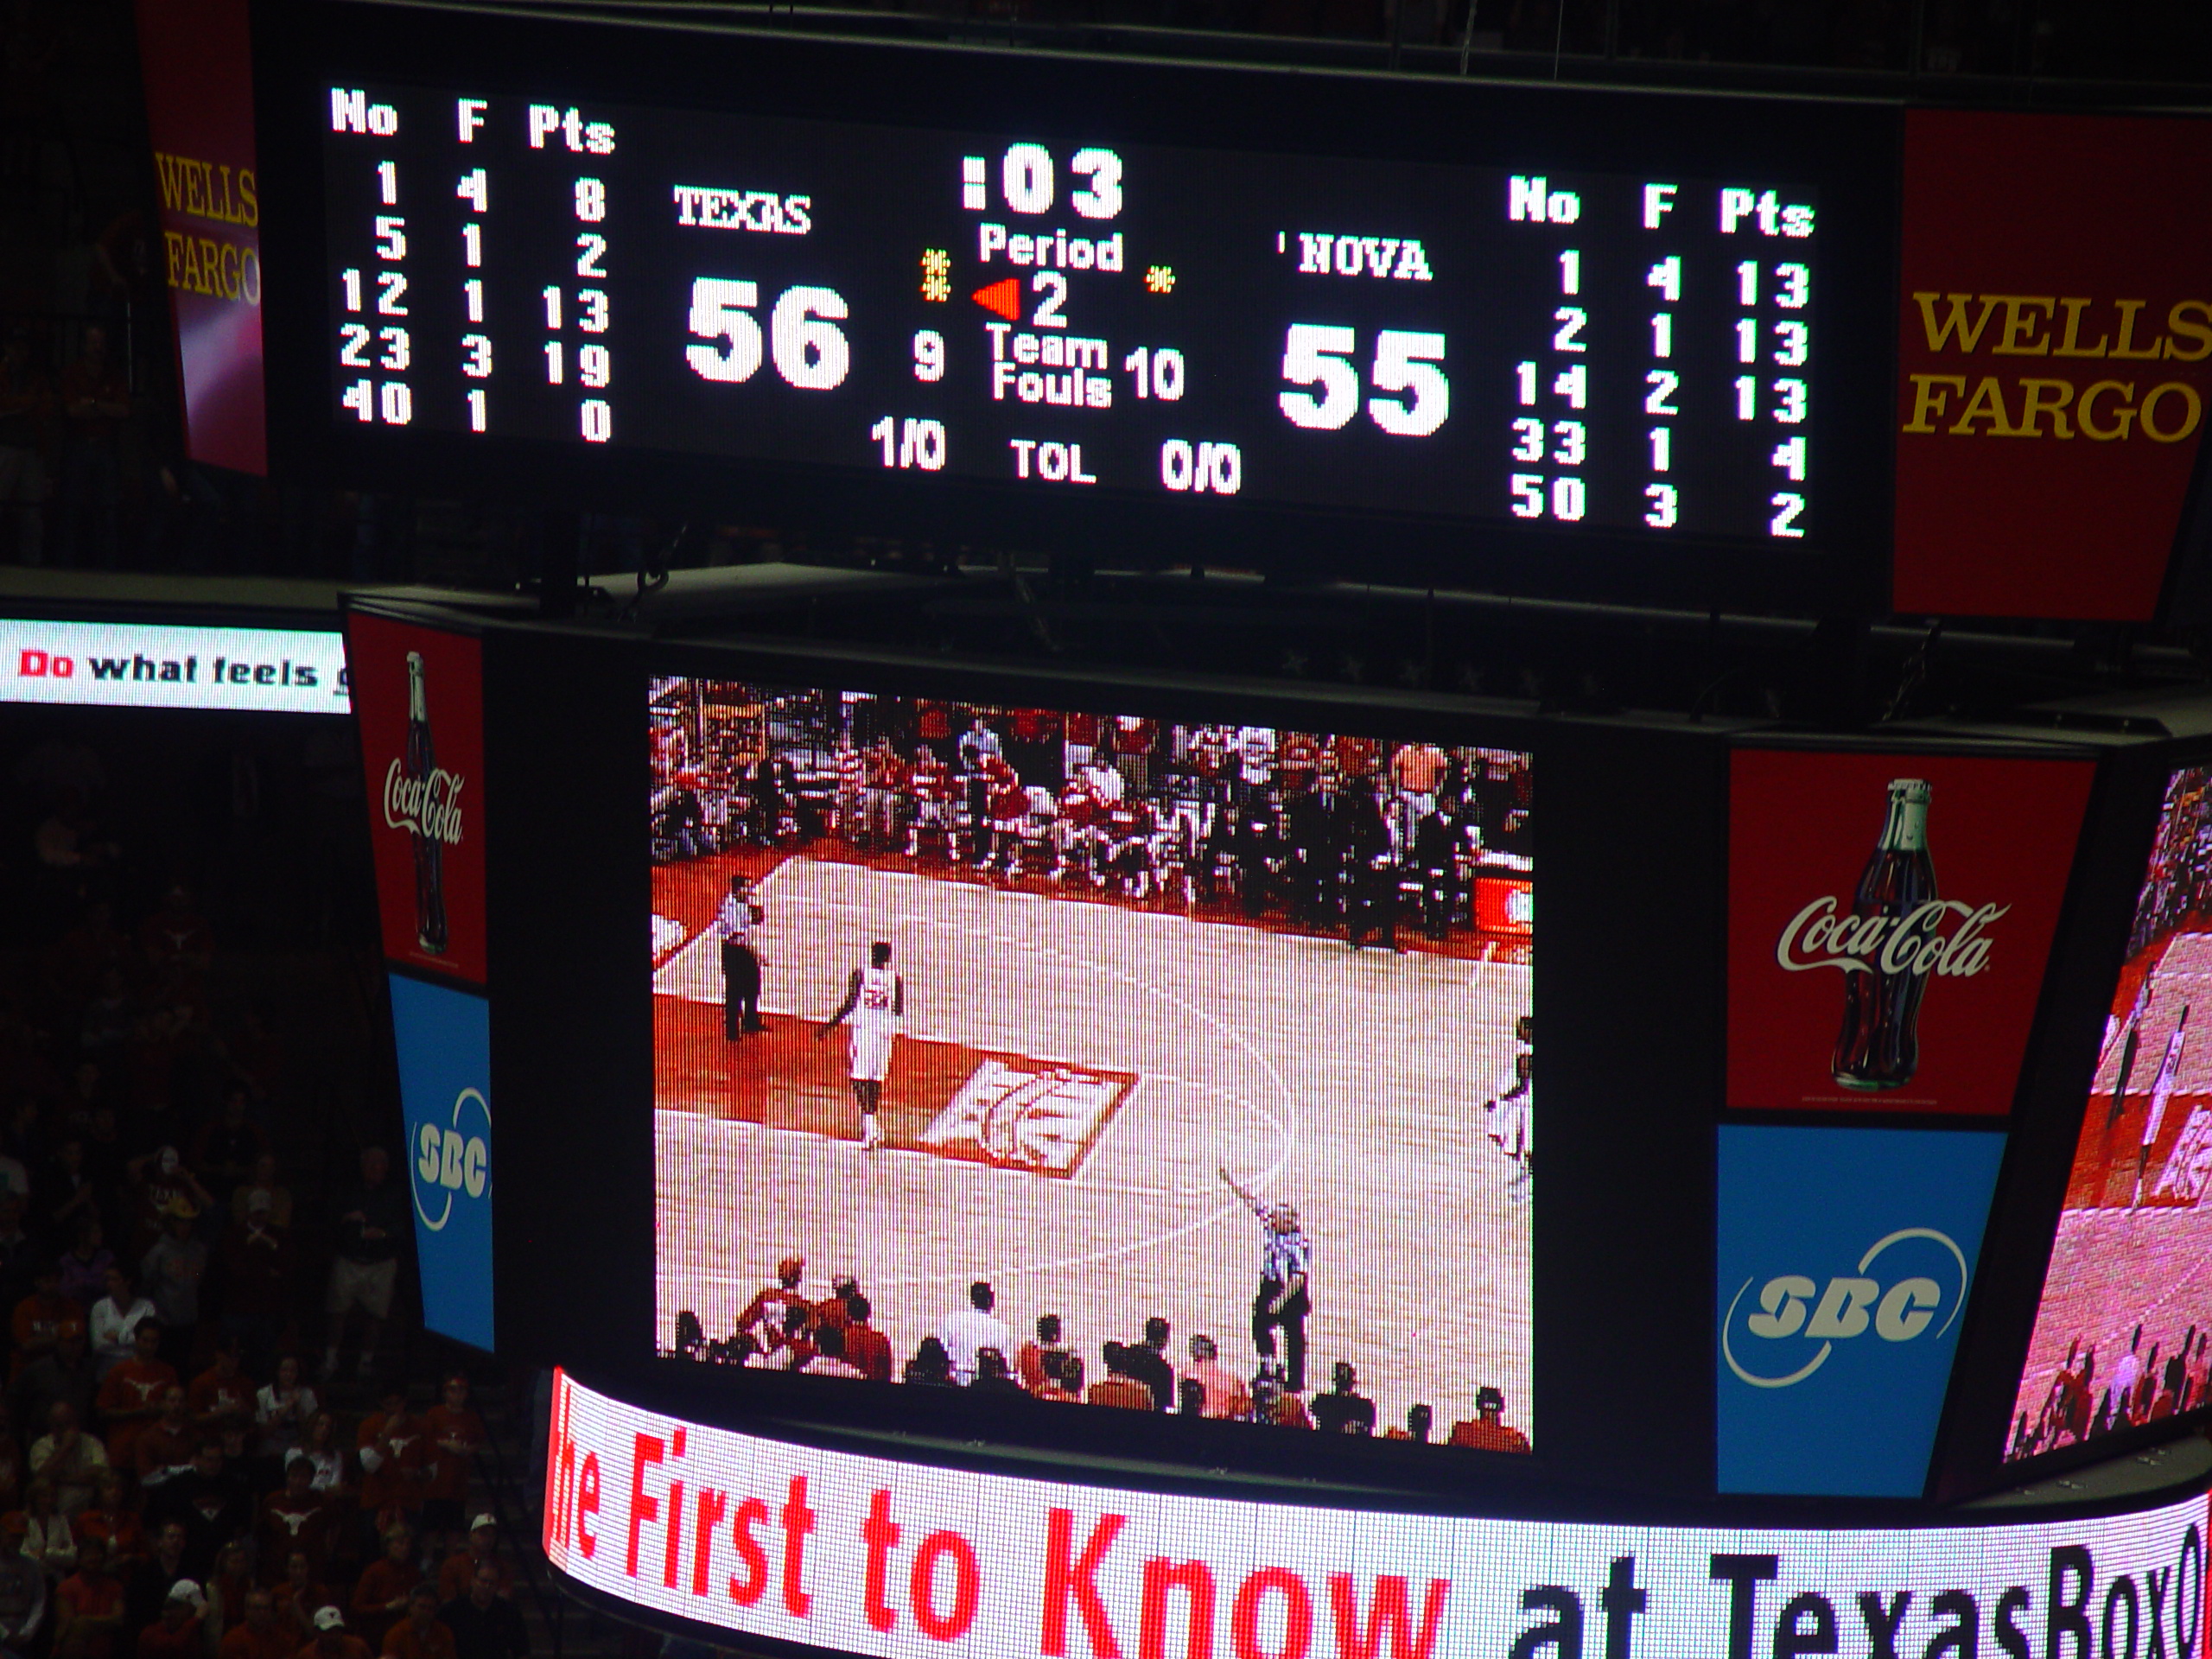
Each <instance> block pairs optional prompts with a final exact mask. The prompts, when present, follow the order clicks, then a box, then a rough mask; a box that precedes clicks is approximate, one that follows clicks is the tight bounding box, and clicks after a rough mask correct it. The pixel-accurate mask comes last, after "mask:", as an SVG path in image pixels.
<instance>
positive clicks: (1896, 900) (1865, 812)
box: [1727, 749, 2094, 1116]
mask: <svg viewBox="0 0 2212 1659" xmlns="http://www.w3.org/2000/svg"><path fill="white" fill-rule="evenodd" d="M2093 774H2094V766H2093V765H2092V764H2091V763H2090V762H2088V761H2086V760H2024V759H2011V758H1993V757H1982V756H1963V755H1936V754H1920V753H1843V752H1838V751H1827V750H1767V749H1746V750H1741V751H1738V753H1736V755H1735V756H1734V757H1733V760H1732V766H1731V769H1730V787H1729V858H1728V863H1729V875H1728V910H1729V914H1728V1088H1727V1102H1728V1105H1729V1106H1730V1107H1731V1108H1732V1109H1738V1110H1745V1109H1750V1110H1758V1109H1781V1110H1796V1111H1808V1110H1811V1111H1844V1112H1923V1113H1942V1114H1957V1115H1965V1116H2001V1115H2003V1114H2005V1113H2008V1112H2010V1111H2011V1110H2012V1096H2013V1090H2014V1087H2015V1085H2016V1084H2018V1080H2019V1069H2020V1059H2021V1054H2022V1051H2023V1049H2024V1046H2025V1044H2026V1041H2027V1037H2028V1031H2029V1027H2030V1026H2031V1024H2032V1022H2033V1020H2034V1017H2035V1009H2036V1000H2037V995H2038V993H2039V991H2040V989H2041V988H2042V985H2043V976H2044V964H2045V962H2046V960H2047V958H2048V957H2049V954H2050V942H2051V937H2052V934H2053V932H2054V931H2055V929H2056V925H2057V921H2058V912H2059V906H2060V905H2061V903H2062V901H2063V899H2064V896H2065V892H2066V882H2067V878H2068V874H2069V871H2070V869H2071V868H2072V866H2073V861H2074V849H2075V840H2076V838H2077V837H2078V836H2079V835H2080V832H2081V826H2082V813H2083V811H2084V810H2085V809H2086V807H2087V805H2088V796H2089V786H2090V782H2091V779H2092V777H2093Z"/></svg>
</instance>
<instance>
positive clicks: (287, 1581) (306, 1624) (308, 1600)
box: [269, 1549, 336, 1647]
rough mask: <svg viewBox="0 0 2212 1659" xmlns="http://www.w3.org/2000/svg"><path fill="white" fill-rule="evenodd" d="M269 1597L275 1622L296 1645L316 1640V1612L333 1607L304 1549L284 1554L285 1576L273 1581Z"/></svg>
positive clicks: (325, 1587)
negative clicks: (274, 1582)
mask: <svg viewBox="0 0 2212 1659" xmlns="http://www.w3.org/2000/svg"><path fill="white" fill-rule="evenodd" d="M269 1594H270V1599H272V1600H273V1601H275V1602H276V1604H277V1628H278V1629H280V1630H283V1632H284V1634H285V1636H286V1637H289V1639H290V1641H291V1643H292V1644H293V1645H294V1646H295V1647H297V1646H298V1645H299V1644H300V1643H302V1642H305V1643H312V1642H314V1640H315V1614H316V1613H317V1612H318V1611H321V1609H323V1608H325V1607H332V1610H333V1611H336V1610H335V1608H334V1607H333V1602H334V1598H333V1597H332V1595H331V1593H330V1589H329V1586H327V1585H325V1584H323V1583H322V1582H321V1580H318V1579H317V1578H316V1577H315V1567H314V1565H313V1564H312V1563H311V1562H309V1561H308V1558H307V1554H306V1552H305V1551H303V1550H297V1549H296V1550H294V1551H293V1552H292V1553H291V1554H289V1555H287V1556H286V1557H285V1558H284V1576H283V1578H282V1579H280V1580H278V1581H277V1583H276V1585H274V1586H272V1587H271V1588H270V1592H269Z"/></svg>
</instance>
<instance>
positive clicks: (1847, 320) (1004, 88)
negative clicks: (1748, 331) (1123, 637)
mask: <svg viewBox="0 0 2212 1659" xmlns="http://www.w3.org/2000/svg"><path fill="white" fill-rule="evenodd" d="M255 53H256V69H257V87H258V93H257V96H258V102H259V111H258V117H259V130H260V133H261V146H260V149H261V154H262V161H263V166H262V191H263V200H264V203H265V204H266V207H265V208H264V223H263V226H262V236H263V255H264V261H265V264H266V269H267V271H268V273H269V275H268V281H267V284H266V289H265V292H264V305H263V312H264V327H265V330H266V337H267V362H268V375H269V404H270V421H269V424H270V442H271V451H272V464H273V465H274V466H275V467H277V468H278V469H279V470H280V471H283V472H289V473H291V474H294V475H296V476H322V477H327V478H328V479H331V480H334V481H340V482H343V483H346V484H347V485H350V486H355V487H361V488H370V489H378V490H386V491H393V492H398V493H422V494H430V495H449V496H455V497H460V498H464V499H486V498H489V499H503V500H506V501H510V502H512V503H516V504H519V505H546V506H559V507H565V508H570V509H576V510H588V511H601V512H652V513H656V514H658V515H660V516H664V517H669V518H689V517H694V516H701V515H708V514H720V515H721V516H722V517H723V518H724V520H725V521H727V522H744V523H752V524H781V525H784V526H785V527H786V530H787V532H788V533H791V534H795V535H797V536H798V537H800V538H801V539H815V540H823V541H829V540H835V539H836V538H837V537H842V536H847V535H874V536H892V537H902V538H906V539H908V540H910V541H922V542H934V543H938V545H940V546H942V547H948V548H949V547H956V546H959V545H965V544H976V543H982V544H984V545H987V546H999V547H1013V548H1017V549H1023V550H1039V551H1048V552H1058V553H1065V554H1069V555H1072V556H1077V557H1080V558H1083V559H1086V560H1089V561H1091V562H1094V563H1119V562H1132V563H1154V564H1174V563H1185V562H1188V563H1196V564H1205V565H1214V566H1224V567H1235V568H1257V569H1265V570H1268V571H1269V572H1271V573H1276V574H1281V575H1335V576H1347V577H1355V578H1360V579H1368V580H1389V581H1398V582H1418V583H1427V584H1432V585H1450V586H1457V587H1472V588H1491V589H1496V590H1500V591H1510V592H1519V593H1528V594H1546V595H1551V596H1558V597H1573V598H1584V599H1592V598H1602V599H1607V600H1616V601H1626V602H1647V603H1657V602H1675V603H1691V604H1696V605H1700V606H1704V605H1718V604H1728V605H1762V606H1771V607H1783V608H1788V609H1791V610H1796V611H1799V612H1802V613H1823V614H1833V613H1874V612H1878V611H1880V610H1882V609H1884V608H1885V605H1886V594H1887V584H1888V563H1889V552H1890V542H1891V498H1892V487H1891V485H1892V470H1893V457H1892V442H1891V430H1890V429H1891V424H1892V422H1891V402H1892V384H1893V379H1894V375H1893V370H1894V367H1895V326H1896V325H1895V286H1896V284H1895V275H1896V268H1897V202H1898V194H1899V174H1900V168H1901V155H1902V132H1903V123H1902V119H1901V114H1900V106H1899V105H1897V103H1895V102H1894V101H1890V100H1873V99H1855V100H1854V99H1787V98H1780V97H1773V96H1758V95H1740V94H1709V93H1699V94H1690V93H1676V92H1649V91H1643V92H1637V91H1620V90H1600V89H1594V88H1587V87H1574V86H1529V85H1526V84H1514V83H1505V82H1495V81H1484V80H1480V79H1446V78H1441V77H1433V76H1431V77H1417V76H1405V75H1387V74H1379V73H1363V72H1350V71H1344V72H1338V71H1311V70H1308V71H1302V72H1300V73H1298V74H1296V75H1295V76H1287V75H1285V74H1283V73H1281V72H1270V71H1264V70H1257V69H1251V68H1242V67H1226V66H1206V65H1190V64H1169V63H1160V62H1151V61H1138V60H1085V59H1078V58H1076V57H1073V56H1070V55H1063V54H1054V53H1049V52H1022V53H1020V54H1015V53H1011V52H1007V51H1003V50H995V49H989V48H976V47H964V46H957V47H956V46H912V45H886V44H872V43H860V42H855V41H839V40H832V39H828V38H823V37H818V36H810V35H806V34H804V33H802V32H798V31H796V30H758V29H738V28H707V27H695V28H677V27H674V26H671V25H668V24H664V23H663V24H656V25H652V26H646V25H640V24H636V23H627V24H620V23H601V22H588V23H587V22H571V21H555V20H550V19H546V18H542V17H535V16H532V17H527V18H525V17H519V16H517V17H500V16H488V15H484V14H473V13H464V12H460V11H454V10H442V9H436V8H432V7H428V6H422V5H413V4H408V3H405V0H382V3H378V0H313V3H307V4H300V5H287V4H281V3H275V0H263V3H260V4H258V5H257V9H256V13H255ZM378 79H384V80H389V81H395V82H402V83H407V82H416V83H419V82H422V81H424V80H432V79H435V80H440V81H443V80H449V79H466V81H467V84H468V85H469V86H470V87H471V88H472V90H474V91H479V92H483V93H485V94H488V95H493V96H498V95H501V94H507V95H517V94H521V93H524V92H527V93H528V94H530V95H531V96H533V97H538V98H543V97H549V96H556V95H557V96H560V97H562V98H563V99H566V100H572V101H586V100H589V99H601V100H608V101H615V102H625V103H631V104H641V103H642V104H653V103H659V104H664V105H686V106H692V107H699V108H704V109H710V110H711V109H716V108H723V109H741V110H744V111H748V112H755V113H762V114H770V115H787V116H792V117H798V118H817V119H832V120H834V119H837V118H849V117H850V115H851V112H852V111H855V110H864V111H867V112H868V114H867V120H868V123H869V124H880V125H885V126H918V127H938V128H959V129H963V130H972V129H975V128H979V127H980V128H986V129H988V130H1005V131H1019V132H1020V133H1022V134H1024V135H1027V136H1030V137H1035V138H1037V139H1039V140H1040V141H1044V142H1048V143H1054V144H1058V143H1061V142H1062V141H1065V142H1066V143H1070V144H1074V143H1084V142H1097V141H1098V140H1099V138H1100V137H1101V135H1102V133H1103V134H1106V135H1108V136H1109V137H1111V138H1112V139H1113V140H1114V141H1115V142H1123V143H1151V144H1160V145H1174V146H1183V147H1188V148H1197V149H1206V148H1210V147H1212V148H1219V149H1241V150H1247V151H1251V150H1258V151H1274V152H1280V153H1287V154H1303V155H1312V156H1332V157H1338V158H1348V159H1353V160H1359V159H1376V160H1381V161H1390V160H1418V161H1421V162H1443V163H1460V164H1465V165H1471V166H1485V167H1495V168H1506V169H1510V170H1514V171H1527V172H1530V173H1541V172H1543V171H1544V170H1546V169H1547V168H1548V169H1551V170H1553V171H1554V172H1556V171H1562V170H1571V169H1589V170H1592V171H1601V172H1608V173H1618V174H1630V173H1641V172H1645V171H1648V170H1659V171H1662V172H1669V173H1672V174H1674V175H1677V176H1681V177H1688V178H1700V177H1701V178H1719V177H1729V176H1745V175H1751V174H1754V173H1755V174H1756V175H1758V176H1761V177H1768V178H1777V179H1784V178H1786V179H1791V180H1796V181H1802V182H1804V183H1807V184H1809V185H1810V186H1812V187H1813V188H1816V189H1817V190H1818V192H1819V200H1820V213H1821V250H1822V251H1821V256H1820V257H1821V270H1822V277H1821V283H1822V292H1821V301H1820V303H1821V308H1822V309H1821V340H1820V341H1818V342H1816V349H1817V350H1818V351H1819V352H1820V353H1821V391H1820V393H1819V396H1818V397H1817V399H1816V401H1815V408H1814V410H1813V413H1812V416H1811V419H1810V422H1809V424H1808V428H1807V430H1808V432H1809V433H1810V435H1811V436H1812V442H1813V453H1814V454H1815V456H1816V458H1817V460H1816V467H1817V474H1816V476H1817V477H1818V478H1819V479H1820V480H1821V484H1820V490H1821V501H1820V512H1821V518H1822V524H1823V525H1824V526H1825V527H1824V528H1823V529H1822V530H1821V532H1820V538H1819V540H1818V541H1817V542H1815V543H1810V544H1799V543H1787V542H1771V541H1770V542H1763V543H1751V542H1727V541H1719V540H1696V539H1690V538H1685V539H1682V540H1681V541H1677V542H1673V543H1669V544H1658V543H1655V542H1654V541H1653V540H1652V539H1651V538H1649V537H1648V536H1643V535H1638V534H1637V533H1635V532H1630V531H1606V530H1602V529H1586V528H1582V527H1580V526H1577V527H1574V528H1572V529H1563V528H1557V527H1545V528H1536V527H1534V526H1524V525H1519V524H1514V523H1512V522H1511V521H1503V522H1498V523H1490V522H1486V521H1481V520H1464V519H1461V520H1452V519H1441V518H1415V517H1411V516H1404V517H1398V516H1392V517H1387V518H1385V517H1378V516H1375V515H1361V514H1355V513H1348V512H1330V511H1322V510H1307V509H1302V508H1296V507H1289V506H1280V505H1276V506H1268V505H1259V504H1257V503H1244V502H1222V501H1218V500H1213V499H1206V500H1200V499H1193V498H1188V497H1166V496H1162V497H1160V498H1154V497H1152V496H1150V495H1144V494H1135V493H1125V494H1122V495H1118V496H1116V495H1112V494H1109V495H1107V496H1104V497H1101V498H1098V499H1084V500H1083V501H1082V503H1081V505H1080V506H1079V507H1074V508H1071V506H1070V505H1068V504H1067V503H1066V502H1065V500H1064V499H1057V498H1058V495H1059V493H1055V492H1052V491H1038V490H1035V489H1026V488H1022V487H1020V486H1015V485H1014V484H1012V483H995V482H990V481H987V480H972V479H966V478H959V477H956V476H953V475H951V474H938V475H928V481H927V482H925V483H924V482H918V481H916V475H914V474H899V473H898V472H895V471H894V472H888V473H880V474H879V473H874V472H872V471H870V470H868V469H861V468H855V467H844V466H836V467H831V466H798V465H785V464H774V463H767V462H754V461H737V460H730V459H726V458H720V457H712V456H698V455H680V454H670V453H663V452H651V451H624V450H600V449H596V448H589V447H588V446H582V445H578V446H575V448H566V447H564V448H560V449H558V450H554V449H550V448H548V447H546V446H545V445H543V444H539V443H535V442H529V441H525V440H516V439H500V438H491V437H486V438H484V439H480V440H474V441H456V440H455V439H454V438H452V437H449V436H446V435H436V434H431V433H428V432H417V431H401V432H391V431H387V430H383V429H378V430H377V431H376V432H375V433H374V434H373V436H372V437H368V438H365V435H363V434H359V433H355V432H349V431H346V430H345V429H343V427H342V426H341V425H340V423H337V422H335V421H334V419H333V418H332V416H331V414H330V411H331V410H332V408H333V407H334V403H333V398H334V384H333V380H332V375H333V373H334V370H333V369H332V367H331V366H330V359H331V350H330V337H329V332H328V330H329V321H328V317H327V313H326V310H325V305H326V301H325V297H324V296H325V293H326V288H327V284H326V283H325V281H324V271H325V267H326V264H327V254H326V249H325V234H326V233H325V228H324V211H323V199H324V192H323V186H322V165H323V162H322V150H323V139H324V137H325V136H326V132H327V127H328V125H329V108H328V102H329V88H330V87H331V86H333V85H335V84H349V85H350V84H359V83H360V82H364V81H375V80H378ZM1293 122H1294V126H1292V123H1293ZM1747 157H1748V161H1747ZM1503 441H1504V439H1503V435H1501V440H1500V442H1501V445H1502V444H1503ZM1500 453H1501V454H1503V449H1502V448H1501V452H1500Z"/></svg>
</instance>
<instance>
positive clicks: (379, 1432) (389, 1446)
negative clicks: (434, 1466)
mask: <svg viewBox="0 0 2212 1659" xmlns="http://www.w3.org/2000/svg"><path fill="white" fill-rule="evenodd" d="M354 1447H355V1452H356V1454H357V1455H358V1456H359V1459H360V1464H361V1508H362V1510H363V1511H364V1512H365V1513H366V1514H368V1515H369V1516H372V1517H373V1518H374V1519H375V1521H376V1523H377V1525H378V1527H379V1528H385V1527H389V1526H391V1525H393V1524H394V1523H395V1522H408V1523H410V1530H411V1523H412V1522H413V1521H414V1518H415V1516H416V1511H418V1510H421V1508H422V1507H423V1497H424V1495H425V1494H426V1493H427V1492H428V1491H429V1484H430V1456H431V1446H430V1437H429V1433H428V1432H427V1431H426V1430H425V1428H424V1427H423V1421H422V1420H421V1419H420V1418H418V1417H416V1415H415V1414H413V1413H411V1412H410V1411H409V1410H408V1409H407V1395H406V1391H405V1390H404V1389H397V1388H394V1389H386V1390H385V1396H384V1409H383V1410H382V1411H380V1412H378V1414H376V1415H375V1416H373V1417H370V1418H367V1419H365V1420H364V1421H363V1422H362V1424H361V1428H360V1433H359V1435H358V1436H357V1437H356V1438H355V1440H354ZM371 1634H374V1635H375V1636H376V1637H378V1638H381V1637H383V1635H384V1632H383V1631H382V1630H377V1631H375V1632H373V1633H372V1632H368V1631H364V1632H363V1637H364V1638H366V1637H368V1636H369V1635H371Z"/></svg>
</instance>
